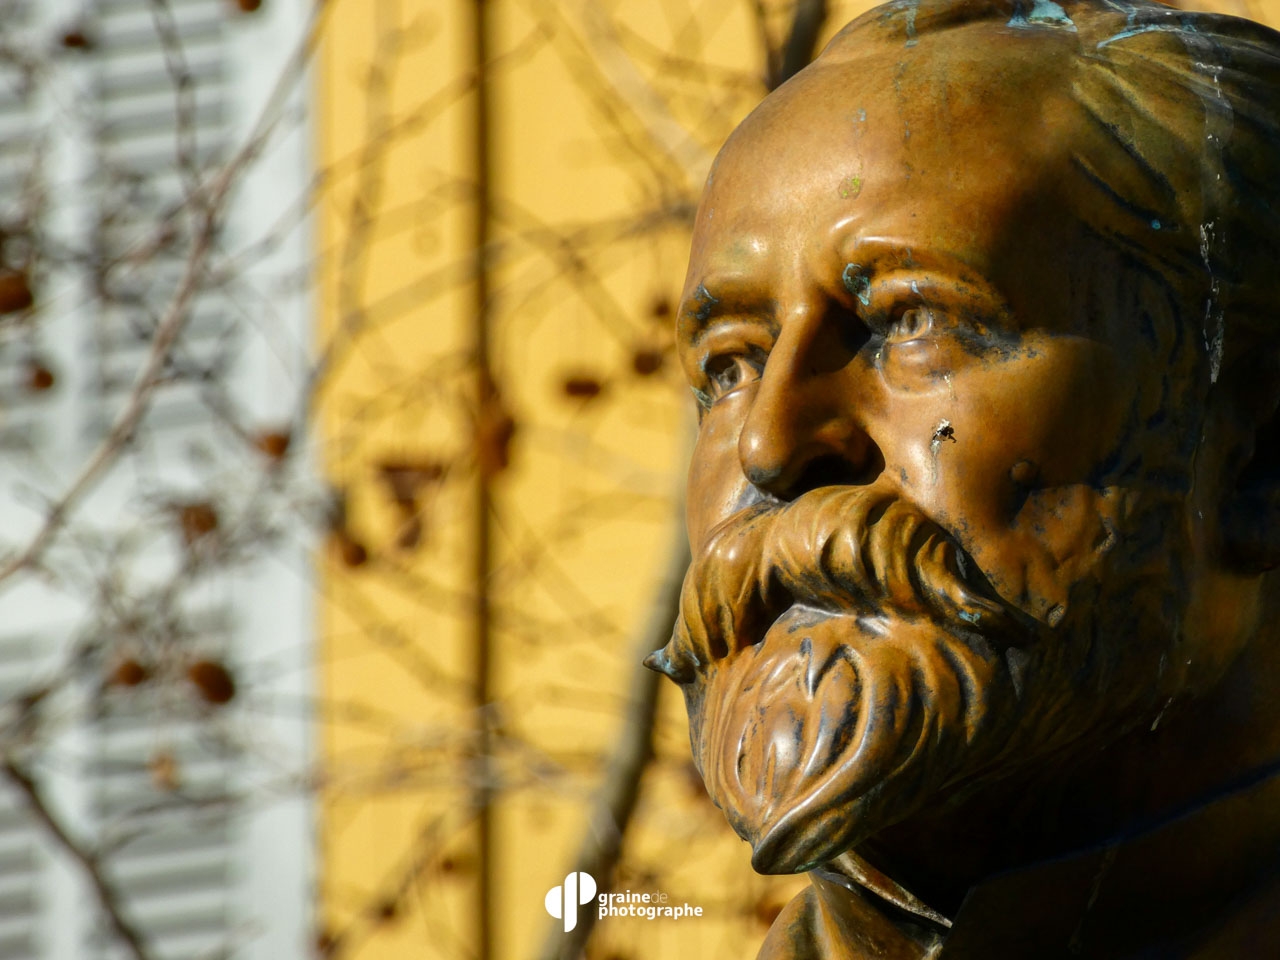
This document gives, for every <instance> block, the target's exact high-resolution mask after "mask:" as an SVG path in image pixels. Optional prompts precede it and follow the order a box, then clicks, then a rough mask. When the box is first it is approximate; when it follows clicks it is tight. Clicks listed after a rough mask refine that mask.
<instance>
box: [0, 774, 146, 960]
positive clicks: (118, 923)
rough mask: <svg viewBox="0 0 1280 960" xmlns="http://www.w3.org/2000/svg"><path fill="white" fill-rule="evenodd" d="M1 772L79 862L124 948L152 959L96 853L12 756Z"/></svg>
mask: <svg viewBox="0 0 1280 960" xmlns="http://www.w3.org/2000/svg"><path fill="white" fill-rule="evenodd" d="M4 775H5V777H6V778H7V779H8V781H9V782H10V783H12V784H13V785H14V786H15V787H17V789H18V790H19V791H20V792H21V793H22V795H23V797H24V798H25V799H26V801H27V806H28V808H29V809H30V810H31V812H32V814H33V815H34V816H35V818H36V819H37V820H39V821H40V823H41V825H42V826H43V827H44V828H45V830H47V831H48V832H49V835H50V836H51V837H53V839H54V840H56V841H57V843H58V846H60V847H62V849H63V850H65V851H66V852H67V853H69V854H70V855H71V856H72V858H73V859H74V860H75V861H76V862H77V863H79V864H80V867H81V868H82V869H83V870H84V875H85V876H86V877H87V878H88V879H89V883H90V884H91V885H92V886H93V890H94V893H96V894H97V896H98V903H99V905H100V906H101V907H102V910H103V912H104V913H105V914H106V915H107V922H108V923H110V924H111V928H112V930H114V931H115V933H116V936H117V937H119V938H120V942H121V943H123V944H124V945H125V947H126V948H128V951H129V953H130V954H131V955H132V956H133V958H134V960H152V958H151V954H150V952H149V951H148V950H147V946H146V941H145V940H144V939H143V936H142V933H141V931H139V930H138V929H137V928H136V927H135V926H134V925H133V924H132V923H131V922H130V921H129V920H128V919H127V918H126V917H125V915H124V907H123V903H122V900H121V897H120V894H119V893H118V892H117V891H116V888H115V887H114V886H113V885H112V883H111V882H110V881H109V880H108V879H107V877H106V875H105V874H104V873H103V871H102V864H101V863H100V862H99V860H98V857H97V855H96V854H94V853H93V852H92V851H90V850H87V849H85V848H84V847H83V846H81V845H80V844H79V843H78V842H77V841H76V840H75V839H74V838H73V837H72V836H71V834H69V833H68V832H67V829H66V827H65V826H63V824H62V821H60V820H59V819H58V817H57V816H56V815H55V814H54V813H53V811H52V810H51V809H50V808H49V805H48V803H47V802H46V801H45V798H44V794H42V793H41V792H40V788H39V786H37V785H36V782H35V780H33V779H32V778H31V775H30V774H29V773H27V772H26V771H25V770H24V769H22V767H20V766H18V764H17V762H16V761H14V759H13V758H12V757H6V758H5V760H4Z"/></svg>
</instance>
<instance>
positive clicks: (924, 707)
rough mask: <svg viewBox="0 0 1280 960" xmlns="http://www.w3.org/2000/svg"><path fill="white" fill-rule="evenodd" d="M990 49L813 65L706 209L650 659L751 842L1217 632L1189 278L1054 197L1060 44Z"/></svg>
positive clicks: (760, 122)
mask: <svg viewBox="0 0 1280 960" xmlns="http://www.w3.org/2000/svg"><path fill="white" fill-rule="evenodd" d="M990 43H991V44H996V45H999V44H1001V43H1005V44H1008V41H1007V40H1001V39H1000V36H999V35H998V34H995V33H994V32H993V33H992V34H991V38H990ZM1024 51H1025V52H1024ZM992 53H993V48H992V47H991V46H990V45H988V44H987V43H986V42H983V43H979V44H973V43H972V38H971V37H969V38H964V37H961V38H958V39H957V40H956V41H951V42H946V43H944V42H943V41H942V40H933V39H931V38H922V39H921V41H920V49H919V51H917V52H915V53H913V54H912V55H911V56H904V55H903V51H902V50H900V49H897V48H896V47H895V48H894V49H889V48H887V47H885V46H883V45H877V44H868V45H867V48H866V51H865V52H861V53H859V54H858V55H857V57H856V59H852V60H845V61H843V62H838V63H831V64H828V63H826V62H825V61H819V63H818V65H816V66H815V67H813V68H810V70H808V71H806V72H805V73H804V74H802V75H801V76H800V77H799V78H797V79H796V80H795V81H793V82H792V83H790V84H788V85H787V86H786V87H784V88H783V89H782V90H780V91H779V92H777V93H775V94H774V95H773V96H772V97H770V98H769V99H768V100H767V101H766V102H765V103H764V104H763V105H762V107H761V108H760V109H758V110H757V111H756V113H755V114H753V116H752V117H751V118H750V119H748V121H747V122H746V123H745V124H744V125H743V126H742V127H741V128H740V129H739V130H738V132H737V133H735V135H734V137H733V138H732V139H731V141H730V142H729V144H728V145H727V146H726V148H725V149H724V151H723V152H722V154H721V156H720V158H719V160H718V161H717V164H716V167H715V169H714V171H713V174H712V178H711V180H710V182H709V185H708V189H707V192H706V195H705V197H704V200H703V203H702V206H701V209H700V211H699V214H698V219H697V225H696V230H695V236H694V241H693V250H692V256H691V261H690V265H689V274H688V280H687V283H686V287H685V291H684V302H683V305H682V309H681V313H680V316H679V331H678V334H679V345H680V352H681V360H682V362H683V366H684V370H685V372H686V374H687V376H688V379H689V381H690V384H691V385H692V386H693V388H694V391H695V393H696V394H697V395H698V396H699V404H700V407H701V421H700V432H699V437H698V444H697V448H696V451H695V454H694V457H693V464H692V467H691V470H690V475H689V507H688V525H689V533H690V538H691V541H692V544H693V547H694V556H695V563H694V566H693V568H692V569H691V571H690V574H689V578H688V579H687V580H686V586H685V597H684V600H683V613H682V618H681V622H680V624H679V626H678V628H677V632H676V636H675V638H674V639H673V641H672V643H671V644H670V645H669V646H668V647H667V648H666V650H665V652H664V653H662V654H660V655H659V657H658V660H657V661H656V662H657V663H658V664H659V665H660V666H662V667H663V668H665V670H666V672H668V673H669V674H670V675H672V676H673V677H675V678H676V679H677V680H679V681H680V682H681V683H682V684H683V685H684V690H685V694H686V698H687V703H688V707H689V711H690V719H691V727H692V739H693V748H694V755H695V760H696V761H697V763H698V765H699V769H700V770H701V771H702V773H703V776H704V779H705V780H706V783H707V786H708V789H709V791H710V793H711V795H712V797H713V799H715V801H716V802H717V803H718V804H719V805H720V806H721V807H722V809H724V811H725V813H726V815H727V816H728V818H729V820H730V822H731V823H732V824H733V826H734V827H735V829H737V830H738V832H739V833H740V834H741V835H742V836H744V837H745V838H747V839H748V840H750V841H751V842H752V844H753V846H754V848H755V864H756V866H757V868H758V869H761V870H764V871H768V872H783V871H795V870H801V869H805V868H808V867H811V866H812V865H814V864H816V863H820V862H822V861H823V860H825V859H828V858H829V857H831V856H833V855H835V854H837V853H839V852H840V851H841V850H842V849H845V848H847V847H848V846H850V845H851V844H854V843H856V842H858V841H859V840H860V839H862V838H865V837H866V836H868V835H870V834H871V833H874V832H875V831H876V830H878V829H879V828H880V827H882V826H885V825H887V824H889V823H893V822H897V821H900V820H903V819H904V818H908V817H910V816H911V815H912V814H913V813H915V812H917V811H919V810H920V809H922V808H923V807H924V806H926V805H929V804H937V803H944V802H946V801H947V799H948V798H949V797H951V796H953V795H954V794H955V792H956V791H957V790H958V789H960V788H965V789H968V788H970V787H972V786H973V785H974V784H976V783H981V782H982V781H983V780H984V778H989V777H992V776H997V775H1000V774H1002V773H1005V772H1007V771H1008V770H1009V769H1011V768H1013V767H1015V766H1017V765H1018V764H1025V763H1034V762H1036V761H1037V760H1043V758H1045V757H1047V756H1048V755H1049V754H1051V753H1057V754H1059V755H1060V754H1061V751H1062V750H1063V749H1064V748H1069V747H1070V746H1071V744H1073V743H1074V742H1077V741H1079V740H1080V739H1081V738H1083V737H1084V736H1085V735H1086V734H1089V735H1091V736H1095V737H1096V736H1099V735H1102V733H1103V732H1105V731H1108V730H1119V729H1123V728H1124V727H1125V725H1126V724H1133V723H1136V722H1139V718H1146V719H1147V720H1148V721H1149V718H1150V716H1151V715H1152V713H1153V712H1154V708H1155V707H1156V706H1158V705H1159V704H1161V703H1163V702H1164V701H1165V700H1166V699H1167V697H1168V696H1169V695H1171V694H1172V693H1173V692H1175V691H1176V690H1178V689H1179V688H1180V685H1181V683H1182V677H1183V675H1184V674H1183V673H1182V672H1181V671H1182V670H1183V667H1184V660H1188V661H1189V660H1190V659H1191V653H1190V652H1188V651H1189V650H1190V647H1187V648H1186V649H1184V648H1183V646H1180V645H1185V644H1198V643H1199V642H1200V640H1201V639H1203V638H1201V637H1199V636H1198V634H1197V631H1198V630H1199V627H1197V626H1194V625H1191V626H1188V623H1190V619H1189V618H1190V614H1189V613H1188V605H1187V599H1186V591H1187V585H1188V583H1190V582H1191V581H1193V580H1195V579H1196V578H1197V577H1198V576H1199V575H1200V574H1199V573H1197V571H1198V570H1200V568H1201V567H1202V566H1203V560H1202V558H1201V556H1200V552H1198V551H1200V549H1201V548H1200V547H1199V546H1198V541H1199V539H1200V538H1198V537H1197V535H1196V532H1195V530H1194V523H1193V522H1190V521H1188V517H1189V516H1191V515H1193V514H1194V513H1195V511H1197V510H1199V509H1201V508H1203V507H1204V506H1205V505H1204V504H1203V503H1198V502H1193V501H1194V499H1195V496H1196V495H1195V494H1194V493H1189V492H1188V491H1190V490H1192V489H1193V488H1194V487H1195V485H1194V484H1193V483H1191V481H1190V469H1191V468H1190V467H1189V466H1188V462H1187V461H1188V460H1189V459H1190V458H1189V457H1188V455H1187V448H1186V447H1185V445H1184V444H1183V442H1182V440H1183V436H1182V434H1183V433H1184V432H1185V431H1186V430H1187V429H1189V428H1188V427H1187V423H1186V418H1185V417H1180V416H1179V415H1175V414H1174V413H1171V410H1173V409H1174V408H1176V407H1177V405H1178V403H1179V398H1180V397H1182V396H1183V395H1184V392H1185V390H1186V386H1187V382H1188V378H1189V377H1190V373H1189V372H1188V370H1189V368H1188V369H1187V370H1184V369H1183V366H1184V364H1183V361H1182V360H1180V359H1179V357H1180V356H1182V354H1181V353H1179V350H1181V348H1180V347H1179V346H1178V335H1177V333H1176V329H1177V327H1178V323H1179V321H1178V320H1177V319H1176V313H1177V305H1176V304H1173V305H1171V304H1170V303H1169V298H1168V296H1167V295H1166V294H1165V293H1163V292H1161V291H1162V288H1160V287H1159V286H1158V284H1154V283H1152V282H1150V281H1148V280H1145V279H1143V278H1142V277H1140V276H1138V275H1137V274H1136V272H1135V273H1134V274H1133V275H1129V274H1127V273H1126V272H1125V270H1126V267H1125V266H1124V262H1123V261H1122V259H1121V258H1120V257H1118V256H1117V255H1116V254H1115V253H1114V251H1110V250H1109V249H1108V248H1106V246H1105V244H1102V243H1100V242H1099V241H1098V240H1097V238H1096V236H1095V234H1094V233H1093V232H1092V231H1091V230H1088V229H1085V228H1084V227H1083V226H1082V225H1081V223H1080V221H1079V219H1078V218H1077V217H1075V216H1073V215H1072V214H1071V213H1069V212H1068V211H1069V210H1070V209H1072V200H1073V194H1072V191H1073V190H1077V189H1079V188H1078V187H1077V186H1073V184H1078V183H1079V182H1080V175H1079V173H1078V171H1076V170H1073V169H1072V162H1071V160H1070V159H1069V156H1070V152H1069V151H1068V150H1067V149H1064V144H1065V143H1067V142H1068V141H1069V140H1070V138H1071V137H1072V135H1073V129H1072V128H1073V124H1076V123H1078V122H1079V121H1078V120H1077V119H1075V114H1074V113H1073V112H1072V111H1071V110H1070V109H1068V107H1067V106H1066V105H1065V104H1063V103H1061V102H1060V101H1059V100H1057V99H1055V97H1054V95H1053V94H1052V93H1043V91H1046V90H1047V91H1052V90H1053V89H1055V83H1058V82H1059V81H1057V79H1056V78H1055V77H1054V75H1053V72H1054V70H1055V68H1054V67H1053V66H1052V64H1051V63H1050V62H1049V61H1047V60H1046V59H1045V58H1044V57H1043V56H1042V51H1041V50H1037V49H1036V48H1034V47H1033V48H1031V49H1030V50H1029V51H1026V50H1025V45H1024V47H1023V48H1016V49H1015V48H1014V47H1012V46H1011V47H1010V48H1009V50H1007V51H1005V56H1004V57H1003V58H1001V59H999V60H998V61H995V60H993V59H992ZM1152 229H1153V230H1155V229H1158V225H1153V227H1152ZM1191 619H1193V618H1191ZM1198 649H1199V648H1198V647H1197V651H1198ZM1184 654H1185V656H1184ZM1196 655H1197V656H1199V655H1200V654H1199V652H1197V653H1196ZM1148 711H1150V712H1148Z"/></svg>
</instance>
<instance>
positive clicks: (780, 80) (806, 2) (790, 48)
mask: <svg viewBox="0 0 1280 960" xmlns="http://www.w3.org/2000/svg"><path fill="white" fill-rule="evenodd" d="M827 12H828V11H827V0H796V9H795V13H794V14H792V16H791V32H790V33H789V34H788V35H787V42H786V45H785V46H784V47H783V48H782V67H781V69H779V71H778V75H777V77H776V78H775V82H774V83H773V84H771V86H770V89H771V90H772V89H775V88H777V87H779V86H781V85H782V84H784V83H786V82H787V81H788V80H790V79H791V78H792V77H794V76H795V75H796V74H797V73H799V72H800V71H801V70H803V69H804V68H805V67H807V66H808V65H809V63H810V61H812V60H813V55H814V53H816V52H817V46H818V36H819V34H821V33H822V25H823V24H824V23H826V22H827Z"/></svg>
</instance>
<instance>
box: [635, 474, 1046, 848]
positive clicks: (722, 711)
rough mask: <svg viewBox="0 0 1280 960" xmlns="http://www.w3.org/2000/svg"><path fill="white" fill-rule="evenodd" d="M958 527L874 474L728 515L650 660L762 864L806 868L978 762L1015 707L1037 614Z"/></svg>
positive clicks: (711, 782)
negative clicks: (1001, 581) (948, 526)
mask: <svg viewBox="0 0 1280 960" xmlns="http://www.w3.org/2000/svg"><path fill="white" fill-rule="evenodd" d="M976 579H977V573H976V570H975V569H974V568H973V567H972V563H971V561H967V559H966V558H965V555H964V553H963V551H961V550H960V548H959V547H958V546H957V545H956V544H955V543H954V541H953V540H952V539H951V538H950V537H949V536H948V535H947V534H946V533H945V532H944V531H943V530H942V529H941V528H940V527H938V525H937V524H935V523H933V522H932V521H931V520H929V519H928V518H927V517H925V516H924V515H923V514H922V513H920V512H919V511H918V510H917V509H916V508H915V507H913V506H912V505H910V504H909V503H907V502H906V501H904V500H902V499H900V498H898V497H897V496H896V495H895V494H893V493H892V492H890V491H886V490H881V489H876V488H826V489H823V490H816V491H813V492H811V493H809V494H806V495H805V496H804V497H801V498H799V499H797V500H796V501H794V502H793V503H791V504H788V505H786V506H785V507H781V508H779V507H763V508H758V509H755V510H753V511H749V512H746V513H744V514H740V515H738V516H736V517H734V518H732V519H731V520H730V521H729V522H727V523H726V524H724V525H722V526H721V527H720V528H718V530H717V531H716V532H715V534H714V535H713V537H712V538H711V542H710V544H709V546H708V548H707V549H706V550H705V551H703V553H702V555H701V556H700V558H699V560H698V561H697V562H695V563H694V565H693V566H692V567H691V568H690V571H689V574H688V576H687V578H686V580H685V588H684V594H683V596H682V601H681V617H680V620H679V622H678V624H677V627H676V632H675V635H674V636H673V638H672V641H671V643H669V644H668V645H667V647H665V648H664V649H663V650H661V651H659V652H658V653H657V654H655V655H654V656H653V658H651V660H650V663H651V665H653V666H655V668H657V669H660V670H662V671H663V672H664V673H667V674H668V675H669V676H671V677H672V678H673V679H675V680H677V682H679V683H681V684H682V685H683V688H684V693H685V698H686V706H687V707H688V710H689V717H690V724H691V726H690V736H691V741H692V746H693V754H694V759H695V762H696V763H697V765H698V768H699V770H700V771H701V773H702V775H703V779H704V781H705V782H706V785H707V789H708V791H709V793H710V794H711V797H712V799H713V800H714V801H715V802H716V803H717V805H718V806H720V808H721V809H722V810H723V811H724V812H725V814H726V816H727V818H728V820H729V822H730V823H731V824H732V826H733V827H734V829H735V830H736V831H737V832H738V834H739V835H740V836H742V837H743V838H744V839H746V840H748V841H749V842H750V843H751V845H752V848H753V851H754V853H753V864H754V865H755V867H756V869H757V870H759V871H761V872H765V873H791V872H799V871H802V870H807V869H810V868H812V867H813V866H815V865H816V864H818V863H821V862H823V861H824V860H827V859H829V858H830V857H832V856H835V855H836V854H838V853H840V852H841V851H842V850H844V849H847V848H848V847H850V846H851V845H852V844H854V843H857V842H858V841H859V840H860V839H862V838H863V837H865V836H867V835H868V834H869V833H870V832H872V831H874V830H875V829H877V828H878V827H880V826H883V825H884V824H885V823H887V822H892V821H893V820H897V819H900V818H901V816H903V815H905V814H906V813H907V812H908V809H907V808H908V807H909V806H910V805H911V804H913V803H918V802H919V801H920V800H921V799H923V798H925V797H927V796H929V795H930V794H931V793H933V792H934V791H936V790H938V789H940V788H942V787H943V786H945V785H946V784H947V783H948V782H949V781H950V780H951V779H952V778H953V777H954V775H955V774H956V772H957V771H958V770H960V769H961V768H962V767H963V768H965V769H972V764H973V763H974V761H975V760H978V759H979V757H978V754H980V753H981V752H982V751H983V750H984V749H987V747H988V745H990V746H991V747H993V748H994V746H995V745H997V744H999V743H1001V742H1004V741H1006V740H1007V739H1008V737H1007V734H1008V732H1009V731H1008V729H1007V728H1008V727H1009V726H1010V724H1012V723H1013V722H1014V721H1013V719H1012V718H1013V717H1015V716H1016V714H1017V712H1016V711H1013V710H1001V709H1000V706H1001V705H1011V704H1013V703H1014V702H1015V701H1016V699H1017V695H1016V690H1017V685H1018V683H1017V681H1018V677H1017V676H1016V671H1015V670H1011V669H1010V663H1014V664H1017V663H1020V662H1022V661H1023V660H1024V659H1025V658H1019V657H1018V656H1016V655H1015V656H1014V657H1009V656H1006V653H1007V652H1008V651H1009V650H1014V651H1015V654H1016V645H1017V643H1018V642H1020V641H1022V642H1025V641H1026V640H1027V639H1028V638H1029V636H1030V635H1031V633H1032V632H1033V631H1032V629H1031V628H1030V627H1029V626H1027V624H1026V623H1025V622H1022V621H1020V620H1019V619H1018V616H1017V615H1016V614H1014V613H1013V612H1011V611H1010V610H1008V609H1007V608H1006V607H1005V606H1004V605H1003V604H1002V603H1000V602H999V601H998V600H997V599H995V596H994V593H993V592H992V591H990V590H989V588H985V586H984V585H983V584H981V582H980V581H979V582H978V583H976V584H975V582H973V581H974V580H976Z"/></svg>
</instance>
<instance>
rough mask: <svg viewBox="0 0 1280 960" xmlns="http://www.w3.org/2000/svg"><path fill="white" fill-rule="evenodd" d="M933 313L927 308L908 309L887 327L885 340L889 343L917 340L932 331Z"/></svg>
mask: <svg viewBox="0 0 1280 960" xmlns="http://www.w3.org/2000/svg"><path fill="white" fill-rule="evenodd" d="M934 325H935V324H934V316H933V311H932V310H930V309H929V308H928V307H908V308H907V309H906V310H904V311H903V312H902V313H901V314H899V315H898V319H897V320H895V321H894V322H893V323H891V324H890V325H889V330H888V333H887V334H886V336H885V339H886V340H887V341H889V342H891V343H902V342H904V341H907V340H918V339H920V338H921V337H927V336H929V334H931V333H932V332H933V331H934Z"/></svg>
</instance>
